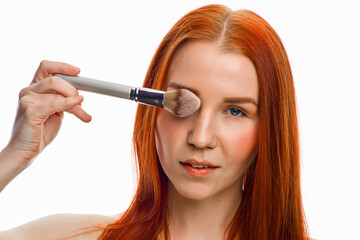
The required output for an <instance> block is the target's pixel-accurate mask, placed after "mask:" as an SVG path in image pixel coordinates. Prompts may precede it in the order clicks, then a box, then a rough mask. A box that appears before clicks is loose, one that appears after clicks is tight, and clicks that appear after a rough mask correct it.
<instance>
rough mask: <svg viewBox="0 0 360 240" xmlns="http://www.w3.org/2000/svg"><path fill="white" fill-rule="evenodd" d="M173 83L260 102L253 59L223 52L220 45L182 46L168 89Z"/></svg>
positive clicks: (173, 63) (170, 72) (193, 43)
mask: <svg viewBox="0 0 360 240" xmlns="http://www.w3.org/2000/svg"><path fill="white" fill-rule="evenodd" d="M172 82H174V83H176V84H179V85H185V86H187V87H191V88H193V89H195V90H197V91H199V90H204V89H206V90H207V92H209V93H210V92H211V93H212V94H216V95H221V94H224V95H226V96H228V95H231V96H230V97H239V96H241V97H243V96H246V97H251V98H254V99H255V100H256V101H257V100H258V79H257V74H256V69H255V67H254V65H253V63H252V62H251V60H250V59H249V58H247V57H245V56H244V55H242V54H240V53H234V52H229V51H226V52H225V51H223V50H222V49H221V48H220V47H219V46H218V43H217V42H207V41H200V40H194V41H189V42H187V43H185V44H184V45H182V46H180V47H179V48H178V49H177V50H176V52H175V53H174V55H173V57H172V60H171V62H170V66H169V70H168V74H167V79H166V83H165V88H167V86H168V85H169V84H170V83H172ZM203 92H204V91H203Z"/></svg>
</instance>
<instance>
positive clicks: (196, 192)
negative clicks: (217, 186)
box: [172, 183, 215, 201]
mask: <svg viewBox="0 0 360 240" xmlns="http://www.w3.org/2000/svg"><path fill="white" fill-rule="evenodd" d="M172 186H173V190H175V191H176V192H177V194H175V195H178V196H179V195H180V196H181V197H183V198H186V199H189V200H194V201H201V200H205V199H208V198H211V197H212V196H213V195H214V194H215V192H214V187H213V186H206V184H205V183H185V184H180V185H174V184H172Z"/></svg>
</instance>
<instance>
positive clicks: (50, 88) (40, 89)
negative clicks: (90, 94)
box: [20, 76, 79, 97]
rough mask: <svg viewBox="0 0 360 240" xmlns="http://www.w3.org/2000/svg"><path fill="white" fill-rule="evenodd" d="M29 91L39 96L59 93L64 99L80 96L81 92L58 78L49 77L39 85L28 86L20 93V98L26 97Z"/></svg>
mask: <svg viewBox="0 0 360 240" xmlns="http://www.w3.org/2000/svg"><path fill="white" fill-rule="evenodd" d="M29 91H31V92H34V93H38V94H45V93H57V94H60V95H62V96H64V97H71V96H77V95H79V92H78V90H77V89H76V88H75V87H73V86H72V85H71V84H70V83H68V82H67V81H65V80H63V79H61V78H59V77H56V76H50V77H47V78H45V79H43V80H41V81H40V82H38V83H35V84H32V85H30V86H28V87H27V89H26V88H25V89H23V90H22V91H21V92H20V97H22V96H23V95H26V94H27V93H28V92H29Z"/></svg>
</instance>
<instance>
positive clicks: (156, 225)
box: [99, 5, 308, 240]
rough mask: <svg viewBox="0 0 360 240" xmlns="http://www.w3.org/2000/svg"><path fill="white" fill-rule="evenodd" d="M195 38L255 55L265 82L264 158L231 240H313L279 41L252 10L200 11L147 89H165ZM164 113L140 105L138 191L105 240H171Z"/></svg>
mask: <svg viewBox="0 0 360 240" xmlns="http://www.w3.org/2000/svg"><path fill="white" fill-rule="evenodd" d="M192 39H201V40H207V41H220V43H221V44H220V46H221V48H222V49H223V50H224V51H231V52H238V53H240V54H243V55H245V56H247V57H248V58H249V59H250V60H251V61H252V62H253V64H254V65H255V68H256V71H257V76H258V81H259V146H258V155H257V157H256V159H255V161H254V162H253V164H252V165H251V166H250V168H249V169H248V170H247V172H246V174H245V178H244V183H243V188H244V189H243V190H244V194H243V198H242V201H241V204H240V206H239V208H238V209H237V212H236V215H235V217H234V218H233V220H232V222H231V224H230V225H229V226H228V229H227V236H228V239H273V240H279V239H287V240H288V239H296V240H300V239H308V234H307V226H306V221H305V216H304V211H303V206H302V199H301V186H300V156H299V155H300V154H299V134H298V124H297V110H296V101H295V90H294V83H293V77H292V73H291V68H290V64H289V60H288V57H287V54H286V52H285V49H284V46H283V44H282V43H281V40H280V38H279V36H278V35H277V33H276V32H275V31H274V30H273V28H272V27H271V26H270V25H269V24H268V23H267V22H266V21H265V20H264V19H262V18H261V17H260V16H258V15H256V14H255V13H253V12H251V11H248V10H239V11H234V12H233V11H231V10H230V9H229V8H227V7H225V6H222V5H209V6H205V7H202V8H199V9H196V10H194V11H192V12H190V13H188V14H187V15H185V16H184V17H182V18H181V19H180V20H179V21H178V22H177V23H176V24H175V25H174V26H173V28H172V29H171V30H170V31H169V33H168V34H167V35H166V36H165V37H164V39H163V41H162V42H161V44H160V46H159V47H158V49H157V51H156V53H155V55H154V57H153V59H152V62H151V64H150V66H149V69H148V72H147V75H146V77H145V81H144V85H143V86H144V87H148V88H154V89H161V88H162V86H163V83H164V81H165V78H166V74H167V69H168V66H169V63H170V61H171V57H172V55H173V54H174V52H175V50H176V49H177V48H178V46H179V45H181V44H183V43H184V42H186V41H190V40H192ZM156 113H157V109H156V108H154V107H149V106H144V105H139V106H138V109H137V114H136V119H135V126H134V135H133V147H134V153H135V159H136V161H137V167H138V169H137V170H138V186H137V191H136V194H135V196H134V198H133V200H132V203H131V205H130V207H129V208H128V209H127V211H126V212H125V213H124V214H123V216H122V217H121V218H120V219H119V220H118V221H116V222H114V223H113V224H110V225H108V226H107V227H106V228H105V229H104V231H103V233H102V235H101V237H100V238H99V239H101V240H105V239H106V240H110V239H111V240H115V239H122V240H130V239H131V240H140V239H141V240H143V239H158V237H159V236H163V237H164V238H165V239H169V232H168V219H167V181H168V179H167V176H166V175H165V173H164V171H163V170H162V168H161V165H160V163H159V161H158V159H157V153H156V148H155V122H156ZM240 190H241V189H239V191H240Z"/></svg>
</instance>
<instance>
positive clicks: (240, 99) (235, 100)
mask: <svg viewBox="0 0 360 240" xmlns="http://www.w3.org/2000/svg"><path fill="white" fill-rule="evenodd" d="M168 87H172V88H175V89H187V90H189V91H191V92H193V93H194V94H195V95H196V96H199V92H198V91H197V90H195V89H193V88H189V87H186V86H183V85H181V84H178V83H174V82H171V83H169V85H168ZM224 102H225V103H237V104H245V103H252V104H254V105H255V106H256V107H258V104H257V103H256V101H255V100H254V99H253V98H252V97H230V98H225V99H224Z"/></svg>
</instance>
